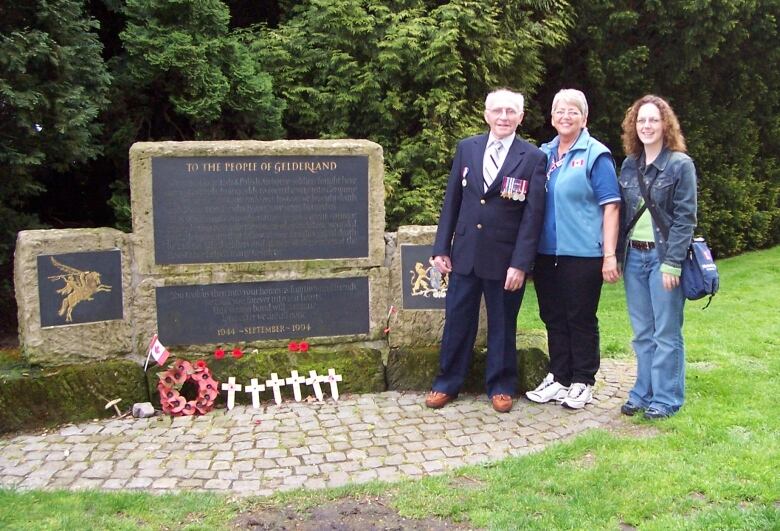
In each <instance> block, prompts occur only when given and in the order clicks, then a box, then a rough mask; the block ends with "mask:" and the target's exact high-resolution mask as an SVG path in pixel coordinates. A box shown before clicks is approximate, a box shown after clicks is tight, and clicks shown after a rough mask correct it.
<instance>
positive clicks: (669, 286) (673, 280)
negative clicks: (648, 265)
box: [661, 273, 680, 291]
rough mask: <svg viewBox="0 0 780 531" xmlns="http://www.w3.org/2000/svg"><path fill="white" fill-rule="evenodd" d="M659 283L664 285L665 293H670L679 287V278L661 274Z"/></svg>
mask: <svg viewBox="0 0 780 531" xmlns="http://www.w3.org/2000/svg"><path fill="white" fill-rule="evenodd" d="M661 282H662V283H663V285H664V289H665V290H666V291H672V290H673V289H674V288H676V287H677V286H679V285H680V277H678V276H676V275H671V274H669V273H661Z"/></svg>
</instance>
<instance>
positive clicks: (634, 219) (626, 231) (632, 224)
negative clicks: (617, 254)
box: [623, 204, 647, 240]
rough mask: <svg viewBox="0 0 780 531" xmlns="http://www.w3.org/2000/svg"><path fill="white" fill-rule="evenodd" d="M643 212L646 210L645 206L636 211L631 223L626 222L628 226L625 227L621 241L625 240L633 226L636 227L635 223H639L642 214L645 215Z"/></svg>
mask: <svg viewBox="0 0 780 531" xmlns="http://www.w3.org/2000/svg"><path fill="white" fill-rule="evenodd" d="M645 210H647V205H646V204H644V205H642V206H641V207H640V208H639V210H637V211H636V214H634V217H633V218H631V221H629V222H628V226H627V227H626V230H625V232H624V233H623V239H624V240H627V239H628V237H629V235H630V234H631V229H633V228H634V225H636V222H637V221H639V218H641V217H642V214H644V213H645Z"/></svg>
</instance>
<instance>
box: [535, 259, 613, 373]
mask: <svg viewBox="0 0 780 531" xmlns="http://www.w3.org/2000/svg"><path fill="white" fill-rule="evenodd" d="M602 261H603V260H602V258H600V257H599V258H581V257H577V256H551V255H545V254H540V255H538V256H537V257H536V265H535V266H534V275H533V278H534V288H535V289H536V296H537V298H538V300H539V317H540V318H541V319H542V321H543V322H544V325H545V326H546V327H547V347H548V349H549V351H550V372H551V373H553V375H554V376H555V380H556V381H557V382H559V383H560V384H562V385H565V386H569V385H571V384H573V383H584V384H588V385H593V384H594V383H595V382H596V373H597V372H598V370H599V364H600V362H601V355H600V351H599V321H598V317H597V316H596V311H597V310H598V307H599V299H600V297H601V286H602V284H603V283H604V279H603V277H602V275H601V266H602Z"/></svg>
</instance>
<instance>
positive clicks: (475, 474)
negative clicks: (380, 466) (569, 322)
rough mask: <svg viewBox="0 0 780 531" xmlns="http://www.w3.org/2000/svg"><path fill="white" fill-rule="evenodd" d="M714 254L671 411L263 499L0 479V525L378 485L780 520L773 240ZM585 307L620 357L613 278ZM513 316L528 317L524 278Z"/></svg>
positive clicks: (78, 524) (478, 506)
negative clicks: (22, 484) (713, 280)
mask: <svg viewBox="0 0 780 531" xmlns="http://www.w3.org/2000/svg"><path fill="white" fill-rule="evenodd" d="M718 266H719V268H720V271H721V293H719V294H718V295H717V296H716V297H715V300H714V301H713V303H712V305H711V306H710V307H709V308H708V309H707V310H706V311H701V310H700V308H701V307H702V306H703V304H704V303H703V302H701V301H694V302H688V303H687V308H686V323H685V328H684V333H685V339H686V351H687V358H688V367H687V402H686V405H685V407H684V408H683V409H682V410H681V411H680V413H679V414H678V415H676V416H675V417H673V418H671V419H668V420H664V421H657V422H653V423H651V422H648V421H645V420H643V419H641V418H633V419H629V420H627V421H626V423H627V425H628V428H629V429H626V430H624V431H617V432H610V431H604V430H595V431H590V432H588V433H586V434H584V435H582V436H580V437H578V438H576V439H574V440H572V441H569V442H565V443H560V444H556V445H554V446H552V447H551V448H549V449H547V450H545V451H543V452H540V453H537V454H534V455H530V456H525V457H520V458H508V459H505V460H503V461H500V462H498V463H494V464H490V465H488V466H475V467H466V468H463V469H460V470H458V471H456V472H455V473H452V474H449V475H445V476H436V477H429V478H426V479H423V480H420V481H406V482H403V483H399V484H394V485H389V486H388V485H382V484H370V485H367V486H359V487H351V488H347V489H341V490H339V491H322V492H314V493H312V492H300V491H298V492H293V493H287V494H284V495H279V496H277V497H274V498H271V499H256V500H255V499H244V500H239V501H235V500H229V499H225V498H223V497H219V496H209V495H200V494H191V495H181V496H164V497H161V496H150V495H145V494H138V493H117V494H102V493H70V492H53V493H42V492H29V493H16V492H13V491H0V528H2V529H63V528H73V529H88V528H90V529H139V528H146V529H163V528H176V529H180V528H191V529H216V528H225V527H227V526H228V522H229V521H230V519H231V518H232V517H233V516H234V515H235V514H237V513H239V512H241V511H248V510H253V509H256V508H258V507H263V508H266V509H267V508H268V507H272V506H279V507H284V506H287V505H292V506H296V507H308V506H311V505H313V504H318V503H322V502H323V501H324V500H327V499H333V498H336V497H338V496H343V495H358V494H364V493H382V494H383V495H384V497H385V498H386V499H389V500H390V502H391V503H392V504H393V505H394V507H396V508H397V509H398V510H399V511H400V512H401V514H403V515H404V516H407V517H429V516H439V517H442V518H446V519H452V520H456V521H462V522H465V523H467V524H468V525H473V526H475V527H486V528H493V529H618V528H619V527H620V525H621V524H625V525H629V526H635V527H638V528H641V529H659V530H666V529H746V530H747V529H750V530H753V529H780V413H779V411H780V408H778V400H777V398H776V397H777V395H778V392H780V356H779V355H778V354H779V353H780V348H778V346H779V344H780V312H779V311H778V310H779V309H780V285H779V284H778V280H780V247H776V248H774V249H770V250H767V251H761V252H754V253H748V254H745V255H742V256H739V257H736V258H731V259H726V260H721V261H719V262H718ZM599 315H600V322H601V331H602V350H603V351H604V353H605V356H609V357H618V358H625V359H626V360H630V359H631V356H632V355H631V352H630V339H631V333H630V327H629V325H628V319H627V317H626V314H625V303H624V298H623V292H622V283H619V284H618V285H616V286H607V287H605V289H604V293H603V296H602V302H601V310H600V312H599ZM520 324H521V328H541V323H540V322H539V321H538V317H537V315H536V301H535V296H534V293H533V290H532V289H531V290H529V292H528V293H527V296H526V301H525V303H524V308H523V310H522V311H521V318H520ZM466 478H468V479H467V480H466Z"/></svg>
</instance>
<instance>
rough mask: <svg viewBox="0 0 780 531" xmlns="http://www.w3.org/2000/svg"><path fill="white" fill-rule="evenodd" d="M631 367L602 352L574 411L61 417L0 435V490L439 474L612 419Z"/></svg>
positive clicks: (381, 408) (460, 408)
mask: <svg viewBox="0 0 780 531" xmlns="http://www.w3.org/2000/svg"><path fill="white" fill-rule="evenodd" d="M633 365H634V364H633V363H630V362H625V361H620V362H616V361H613V360H603V361H602V366H601V371H600V373H599V375H598V376H597V383H596V386H595V388H594V401H593V403H592V404H590V405H588V406H587V407H586V408H585V409H583V410H579V411H570V410H567V409H564V408H562V407H561V406H559V405H556V404H553V403H551V404H543V405H539V404H534V403H531V402H529V401H528V400H526V399H525V398H520V399H518V400H516V401H515V406H514V408H513V409H512V411H511V412H510V413H507V414H500V413H496V412H495V411H493V409H492V407H491V406H490V403H489V401H488V399H487V397H486V396H485V395H480V396H474V395H461V396H460V397H459V398H458V399H457V400H456V401H455V402H453V403H451V404H449V405H447V406H446V407H444V408H443V409H440V410H430V409H427V408H426V407H425V406H424V404H423V400H424V398H425V396H424V394H423V393H416V392H415V393H412V392H408V393H399V392H385V393H379V394H374V395H353V396H344V397H342V399H341V400H340V401H339V402H334V401H333V400H330V399H328V400H326V402H324V403H296V402H286V403H283V404H282V405H280V406H277V405H275V404H273V403H271V404H268V403H263V404H261V408H260V409H252V408H251V407H250V406H236V407H235V408H234V409H233V410H232V411H227V410H224V409H220V410H217V411H215V412H212V413H210V414H208V415H205V416H202V417H177V418H170V417H162V416H158V417H153V418H150V419H133V418H126V419H114V420H104V421H96V422H91V423H84V424H79V425H69V426H65V427H62V428H59V429H57V430H56V431H54V432H49V433H44V434H39V435H19V436H15V437H9V438H3V439H0V487H12V488H18V489H32V488H38V489H55V488H64V489H104V490H117V489H128V490H133V489H138V490H147V491H156V492H161V491H184V490H202V491H228V492H231V493H234V494H239V495H267V494H271V493H273V492H275V491H278V490H288V489H293V488H298V487H306V488H322V487H335V486H341V485H345V484H348V483H362V482H367V481H371V480H375V479H379V480H385V481H393V480H398V479H401V478H405V477H421V476H425V475H428V474H438V473H442V472H445V471H447V470H450V469H452V468H456V467H460V466H463V465H466V464H476V463H483V462H486V461H492V460H498V459H502V458H505V457H507V456H516V455H524V454H527V453H529V452H533V451H537V450H540V449H542V448H544V447H545V446H547V445H549V444H550V443H552V442H554V441H558V440H561V439H565V438H569V437H572V436H574V435H576V434H578V433H580V432H582V431H584V430H587V429H588V428H594V427H603V426H609V425H613V424H615V423H619V422H620V420H619V416H620V415H619V409H620V405H621V404H622V403H623V402H624V401H625V397H626V395H627V393H628V389H629V387H630V385H631V383H632V382H633V377H634V374H635V373H634V367H633Z"/></svg>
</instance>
